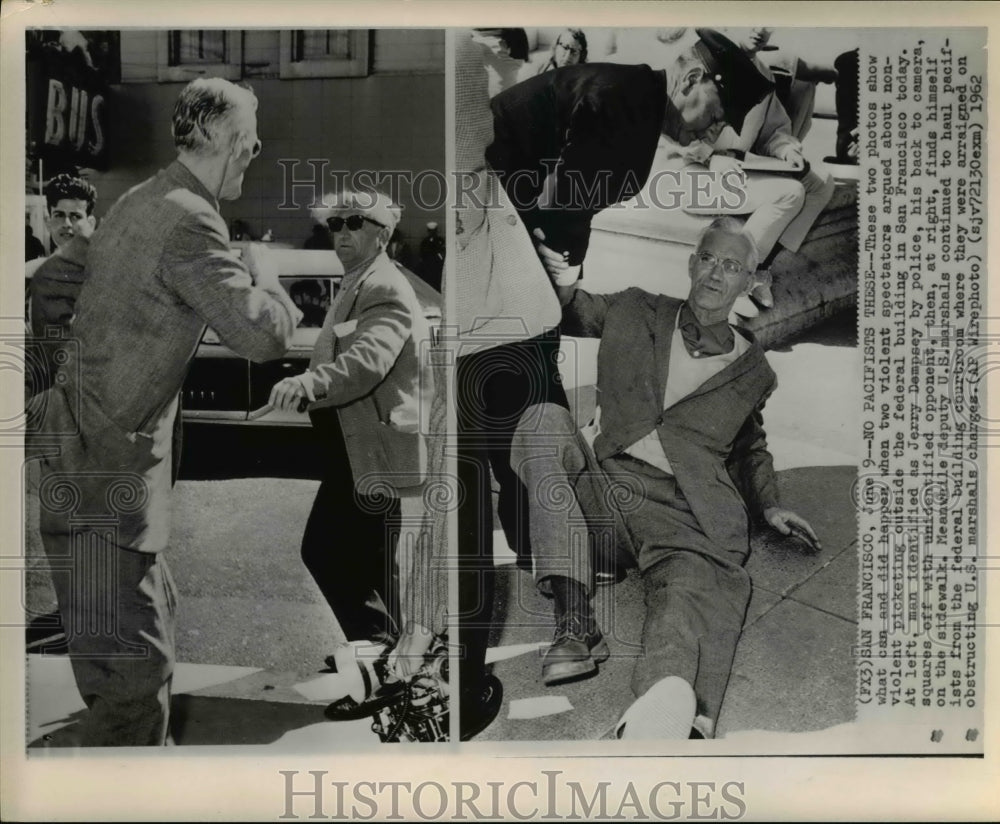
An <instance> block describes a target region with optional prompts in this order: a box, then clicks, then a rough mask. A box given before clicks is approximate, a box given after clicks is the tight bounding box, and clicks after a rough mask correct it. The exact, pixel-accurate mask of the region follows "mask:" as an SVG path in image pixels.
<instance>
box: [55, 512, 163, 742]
mask: <svg viewBox="0 0 1000 824" xmlns="http://www.w3.org/2000/svg"><path fill="white" fill-rule="evenodd" d="M42 539H43V545H44V547H45V551H46V554H47V555H48V558H49V562H50V564H51V565H52V568H53V574H52V579H53V583H54V584H55V590H56V597H57V600H58V602H59V609H60V613H61V614H62V617H63V624H64V626H65V628H66V640H67V646H68V647H69V653H70V659H71V661H72V665H73V674H74V676H75V678H76V683H77V687H78V688H79V690H80V695H81V697H82V698H83V700H84V702H85V703H86V705H87V712H86V714H85V715H84V717H83V720H82V721H81V722H80V723H79V724H78V725H76V726H75V727H70V728H67V729H66V732H65V733H64V734H63V735H56V736H54V739H55V740H54V741H53V742H52V745H55V746H59V745H75V746H85V747H110V746H163V745H164V744H165V743H166V740H167V735H168V728H169V718H170V684H171V680H172V677H173V669H174V662H175V646H174V614H175V610H176V604H177V591H176V588H175V586H174V582H173V579H172V577H171V575H170V571H169V569H168V568H167V564H166V561H165V559H164V558H163V556H162V555H154V554H150V553H141V552H134V551H132V550H127V549H122V548H120V547H118V546H117V545H116V544H115V543H114V534H113V531H112V532H110V533H104V532H103V531H98V530H96V529H85V530H80V531H79V532H75V533H73V534H72V535H56V534H51V533H43V534H42Z"/></svg>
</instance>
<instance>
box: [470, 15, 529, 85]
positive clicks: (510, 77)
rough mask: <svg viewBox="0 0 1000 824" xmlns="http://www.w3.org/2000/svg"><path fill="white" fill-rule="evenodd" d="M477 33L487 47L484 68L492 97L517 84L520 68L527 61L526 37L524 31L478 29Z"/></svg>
mask: <svg viewBox="0 0 1000 824" xmlns="http://www.w3.org/2000/svg"><path fill="white" fill-rule="evenodd" d="M478 33H479V39H480V40H481V41H482V42H483V43H485V44H486V45H487V46H488V47H489V50H488V51H487V53H486V68H487V70H488V73H489V94H490V97H493V96H495V95H497V94H499V93H500V92H502V91H503V90H504V89H509V88H510V87H511V86H513V85H515V84H516V83H517V81H518V74H519V72H520V71H521V67H522V66H524V64H525V63H526V62H527V60H528V35H527V33H526V32H525V31H524V29H478Z"/></svg>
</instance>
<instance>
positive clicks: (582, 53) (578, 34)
mask: <svg viewBox="0 0 1000 824" xmlns="http://www.w3.org/2000/svg"><path fill="white" fill-rule="evenodd" d="M586 62H587V35H585V34H584V33H583V30H582V29H564V30H563V31H562V32H560V34H559V36H558V37H557V38H556V42H555V43H553V44H552V54H551V55H550V56H549V59H548V60H546V61H545V63H544V64H542V66H541V68H539V70H538V72H537V74H544V73H545V72H547V71H551V70H552V69H560V68H562V67H563V66H576V65H577V64H579V63H586Z"/></svg>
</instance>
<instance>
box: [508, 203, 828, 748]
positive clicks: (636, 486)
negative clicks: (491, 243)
mask: <svg viewBox="0 0 1000 824" xmlns="http://www.w3.org/2000/svg"><path fill="white" fill-rule="evenodd" d="M547 264H548V269H549V272H550V275H551V276H552V278H553V280H554V282H555V285H556V289H557V292H558V294H559V299H560V303H561V304H562V305H563V316H562V328H563V330H564V331H565V332H566V334H569V335H574V336H578V337H596V338H600V339H601V345H600V349H599V352H598V374H597V396H598V398H599V404H600V405H599V407H598V410H597V414H596V415H595V420H594V422H593V423H592V424H591V425H589V426H588V427H586V428H585V430H583V431H582V432H578V431H577V430H576V428H575V426H574V424H573V421H572V419H571V418H570V416H569V414H568V413H567V412H566V410H565V409H563V408H562V407H558V406H555V405H546V406H545V407H543V408H542V409H540V410H539V412H538V415H539V416H542V417H544V418H545V424H546V427H547V428H546V429H545V430H544V431H546V432H550V433H553V435H552V438H553V440H552V442H551V444H550V445H551V446H553V447H557V448H553V449H550V450H548V452H546V453H544V454H543V453H542V452H541V451H540V450H538V449H537V446H536V445H533V444H532V442H531V439H530V438H528V439H524V440H522V439H520V438H518V436H517V435H515V439H514V448H513V449H512V464H513V465H515V466H518V467H519V468H520V469H521V471H522V472H524V473H525V474H526V477H525V482H526V483H530V482H531V480H532V478H531V477H528V476H527V474H528V473H534V475H535V476H537V479H543V478H549V479H552V478H559V477H560V475H561V474H562V476H563V477H565V476H566V475H568V480H569V482H570V483H571V484H572V485H573V486H574V488H575V490H576V497H577V500H578V506H579V511H577V512H571V513H569V518H570V519H572V518H573V516H574V515H575V516H576V517H577V518H580V519H584V520H586V521H588V522H589V523H590V524H591V525H592V526H594V527H595V528H596V529H598V530H600V528H601V527H600V526H598V525H599V524H602V523H603V524H608V523H614V525H615V526H614V534H613V535H611V536H609V537H611V538H612V541H613V544H609V546H610V545H613V546H620V547H623V548H624V549H625V551H626V553H627V555H626V560H627V562H629V563H631V564H634V565H637V566H638V568H639V570H640V573H641V575H642V579H643V584H644V589H645V603H646V619H645V624H644V626H643V634H642V645H643V651H642V654H641V656H640V657H639V658H638V660H637V661H636V664H635V669H634V672H633V677H632V690H633V693H634V694H635V698H636V700H635V702H634V703H633V704H632V705H631V706H630V707H629V708H628V709H627V710H626V712H625V713H624V715H623V716H622V718H621V721H620V724H619V731H620V735H621V736H622V737H625V738H688V737H689V736H691V735H692V729H694V730H696V731H697V735H696V737H702V736H704V737H710V736H712V735H713V734H714V726H715V720H716V718H717V717H718V713H719V710H720V708H721V705H722V699H723V695H724V693H725V690H726V685H727V682H728V680H729V672H730V669H731V666H732V660H733V656H734V654H735V651H736V643H737V640H738V638H739V635H740V631H741V629H742V624H743V619H744V616H745V615H746V610H747V605H748V603H749V600H750V590H751V588H750V578H749V576H748V575H747V573H746V570H745V569H744V567H743V565H744V562H745V561H746V559H747V555H748V554H749V550H750V544H749V530H750V518H751V517H760V518H762V519H763V520H764V521H765V522H766V523H767V524H768V525H770V527H771V528H773V529H775V530H777V531H778V532H779V533H781V534H783V535H790V534H795V535H796V536H798V537H801V538H802V540H805V541H807V542H808V541H811V542H816V541H817V539H816V535H815V533H814V532H813V530H812V527H811V526H810V525H809V524H808V523H807V522H806V521H805V520H804V519H803V518H801V517H800V516H799V515H796V514H795V513H794V512H791V511H789V510H787V509H783V508H781V506H780V504H779V502H778V490H777V483H776V480H775V476H774V470H773V465H772V460H771V455H770V453H769V452H768V450H767V442H766V439H765V436H764V430H763V429H762V428H761V421H762V418H761V409H762V407H763V405H764V401H765V400H766V399H767V397H768V396H769V395H770V394H771V392H772V391H773V390H774V388H775V383H776V379H775V374H774V372H773V371H772V370H771V367H770V366H769V365H768V364H767V361H766V360H765V358H764V351H763V349H761V347H760V345H759V344H757V343H756V342H755V341H754V339H753V336H752V335H751V334H750V333H748V332H745V331H742V330H740V329H736V328H734V327H732V326H730V325H729V323H728V321H727V318H728V317H729V313H730V311H731V310H732V308H733V303H734V302H735V301H736V299H737V298H738V297H739V296H741V295H746V294H747V293H748V292H749V291H750V289H751V288H752V287H753V285H754V276H753V273H754V271H755V269H756V265H757V251H756V247H755V245H754V242H753V240H752V238H751V236H750V235H749V234H748V233H747V232H746V230H745V229H744V228H743V226H742V224H741V223H740V222H739V221H738V220H737V219H735V218H732V217H722V218H717V219H716V220H715V221H713V223H712V224H711V225H710V226H709V227H708V228H707V229H706V230H705V231H704V232H703V234H702V235H701V237H700V239H699V241H698V244H697V247H696V251H695V252H694V254H692V255H691V256H690V258H689V262H688V274H689V276H690V279H691V288H690V291H689V294H688V297H687V300H685V301H679V300H676V299H674V298H670V297H667V296H664V295H654V294H650V293H649V292H645V291H643V290H641V289H636V288H632V289H627V290H625V291H624V292H617V293H614V294H606V295H599V294H589V293H588V292H585V291H584V290H582V289H578V288H577V285H576V284H577V280H576V276H575V274H574V273H573V272H572V270H571V268H570V267H569V266H568V265H567V264H566V263H565V262H561V261H559V260H558V259H557V258H556V257H555V256H554V258H553V259H552V260H550V261H548V262H547ZM536 418H537V416H536ZM534 428H535V430H539V429H540V426H539V424H538V422H537V419H536V421H535V427H534ZM555 433H562V436H561V437H557V436H556V435H555ZM547 455H548V456H551V457H546V456H547ZM529 458H531V459H530V460H529ZM550 482H551V480H550ZM609 487H610V488H609ZM536 509H539V510H540V511H537V512H536V510H534V509H533V510H532V512H531V518H532V523H533V525H534V526H535V528H537V529H540V530H544V529H545V528H546V525H547V528H548V536H549V539H548V540H545V541H538V542H537V545H538V546H544V547H546V549H547V552H548V554H549V556H550V560H551V563H550V568H551V570H552V572H553V576H552V579H551V580H552V584H553V586H552V589H553V592H554V593H556V596H557V597H556V611H557V624H558V625H559V626H560V627H561V628H562V629H563V633H562V637H561V638H560V637H557V641H556V643H555V644H553V646H552V647H551V648H550V649H549V651H548V653H546V657H545V661H544V666H546V667H547V668H548V669H549V671H550V672H551V673H552V674H553V675H558V676H559V677H560V680H569V679H570V678H572V677H580V676H583V675H586V674H588V673H590V672H593V670H594V669H595V664H594V661H595V660H600V659H601V658H603V657H606V655H607V649H608V648H607V644H606V642H605V641H604V639H603V636H602V633H601V631H600V629H599V628H598V627H597V625H596V622H595V620H594V616H593V614H592V611H591V608H590V605H589V588H590V586H591V580H592V570H590V569H589V568H587V564H586V563H585V562H586V561H587V558H586V557H585V556H584V557H583V558H579V556H578V561H581V560H582V561H583V562H584V563H583V564H579V563H578V564H577V566H576V567H574V568H573V569H570V570H567V567H566V564H565V559H566V558H568V557H570V548H569V547H568V546H562V545H560V542H563V543H565V542H566V541H567V540H569V539H570V536H569V534H568V532H567V530H566V528H565V525H566V523H567V513H566V512H565V511H563V510H562V509H560V511H558V512H551V513H549V512H546V511H545V509H544V507H537V506H536ZM629 556H630V557H629ZM560 561H561V562H562V566H561V567H560ZM544 563H546V560H545V558H540V557H538V556H536V565H541V564H544ZM560 576H566V577H562V579H561V580H557V578H558V577H560Z"/></svg>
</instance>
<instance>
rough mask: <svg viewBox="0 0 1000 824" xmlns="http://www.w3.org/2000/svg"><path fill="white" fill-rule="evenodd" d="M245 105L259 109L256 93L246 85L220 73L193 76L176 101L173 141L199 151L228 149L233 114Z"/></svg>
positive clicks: (181, 147)
mask: <svg viewBox="0 0 1000 824" xmlns="http://www.w3.org/2000/svg"><path fill="white" fill-rule="evenodd" d="M243 106H247V107H249V108H250V111H256V110H257V97H256V96H255V95H254V93H253V91H252V90H251V89H249V88H247V87H246V86H237V85H236V84H235V83H230V82H229V81H228V80H223V79H222V78H221V77H199V78H197V79H196V80H192V81H191V82H190V83H188V84H187V85H186V86H185V87H184V90H183V91H182V92H181V93H180V96H179V97H178V98H177V102H176V103H175V104H174V116H173V122H172V124H171V132H172V134H173V136H174V145H175V146H176V147H177V149H178V150H179V151H185V152H191V153H192V154H198V155H211V154H215V153H216V152H219V151H221V150H223V149H225V148H226V147H227V146H228V144H229V141H230V140H231V139H232V137H233V134H234V123H233V120H234V115H235V114H236V113H237V112H238V111H239V110H240V108H241V107H243Z"/></svg>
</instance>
